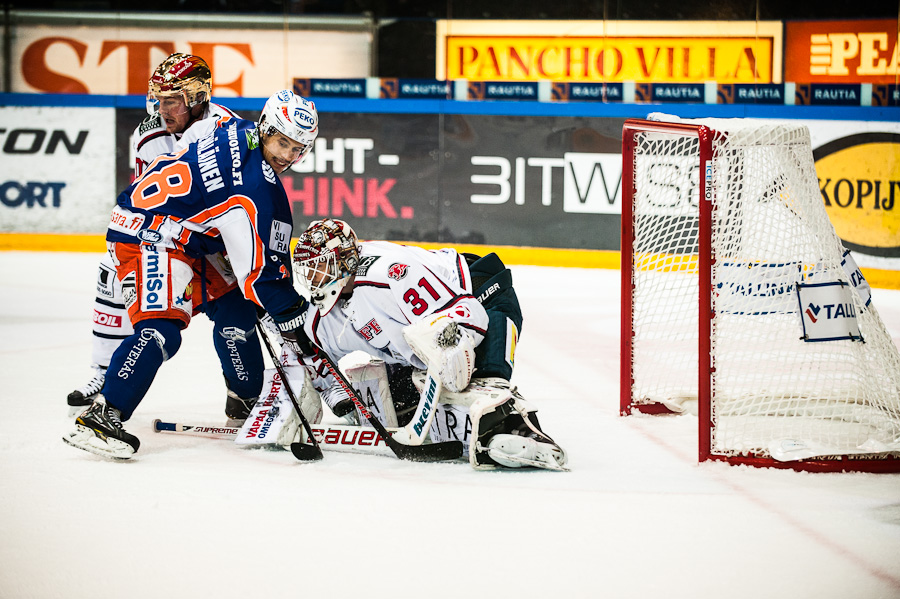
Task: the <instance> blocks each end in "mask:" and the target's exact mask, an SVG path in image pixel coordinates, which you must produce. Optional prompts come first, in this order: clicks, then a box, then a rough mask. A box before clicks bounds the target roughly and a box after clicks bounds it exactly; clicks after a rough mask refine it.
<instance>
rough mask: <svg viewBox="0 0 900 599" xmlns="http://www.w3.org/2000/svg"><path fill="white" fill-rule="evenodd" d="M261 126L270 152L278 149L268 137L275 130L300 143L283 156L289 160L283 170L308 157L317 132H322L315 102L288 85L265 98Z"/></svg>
mask: <svg viewBox="0 0 900 599" xmlns="http://www.w3.org/2000/svg"><path fill="white" fill-rule="evenodd" d="M258 126H259V133H260V143H261V144H262V145H263V147H264V148H265V149H268V151H269V152H270V153H272V152H273V151H274V152H275V153H276V154H277V153H278V151H277V150H278V149H277V148H273V147H270V146H269V145H268V144H269V143H271V142H270V141H269V140H268V139H267V138H271V137H273V136H274V134H275V133H280V134H282V135H284V136H285V137H287V138H289V139H290V140H293V141H294V142H296V143H297V144H298V145H299V150H298V151H294V152H291V153H290V154H285V155H284V156H283V157H280V158H281V162H286V163H287V164H286V166H285V167H284V169H283V170H282V171H281V172H283V171H284V170H287V169H288V168H290V167H291V166H293V165H295V164H297V163H298V162H300V161H301V160H303V159H304V158H306V155H307V154H309V151H310V150H312V147H313V143H314V142H315V141H316V136H318V135H319V114H318V112H316V105H315V104H314V103H312V102H310V101H309V100H307V99H306V98H303V97H301V96H298V95H296V94H294V92H292V91H291V90H289V89H285V90H282V91H280V92H278V93H277V94H275V95H273V96H272V97H271V98H269V99H268V101H266V105H265V106H263V109H262V114H260V116H259V124H258ZM276 170H277V169H276Z"/></svg>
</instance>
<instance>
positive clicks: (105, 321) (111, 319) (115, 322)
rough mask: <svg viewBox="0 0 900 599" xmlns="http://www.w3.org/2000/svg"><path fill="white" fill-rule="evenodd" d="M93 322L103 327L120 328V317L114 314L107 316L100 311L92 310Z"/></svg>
mask: <svg viewBox="0 0 900 599" xmlns="http://www.w3.org/2000/svg"><path fill="white" fill-rule="evenodd" d="M94 322H95V323H97V324H99V325H103V326H105V327H114V328H117V329H118V328H121V326H122V317H121V316H116V315H115V314H107V313H106V312H101V311H100V310H96V309H95V310H94Z"/></svg>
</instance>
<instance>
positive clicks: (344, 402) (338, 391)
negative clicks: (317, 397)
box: [322, 383, 356, 418]
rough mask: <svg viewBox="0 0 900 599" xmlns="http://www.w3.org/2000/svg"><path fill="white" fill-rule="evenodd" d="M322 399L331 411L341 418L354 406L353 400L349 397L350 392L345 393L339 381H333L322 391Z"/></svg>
mask: <svg viewBox="0 0 900 599" xmlns="http://www.w3.org/2000/svg"><path fill="white" fill-rule="evenodd" d="M322 399H324V400H325V403H326V404H328V407H329V408H331V413H332V414H334V415H335V416H337V417H338V418H342V417H344V416H346V415H347V414H349V413H351V412H352V411H353V410H354V408H355V407H356V405H355V404H354V403H353V400H352V399H350V394H349V393H347V391H346V390H345V389H344V387H343V386H341V384H340V383H335V384H333V385H332V386H330V387H328V388H327V389H325V390H324V391H322Z"/></svg>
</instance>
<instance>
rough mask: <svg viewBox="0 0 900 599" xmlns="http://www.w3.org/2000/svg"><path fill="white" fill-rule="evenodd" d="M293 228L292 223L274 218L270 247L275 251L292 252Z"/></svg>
mask: <svg viewBox="0 0 900 599" xmlns="http://www.w3.org/2000/svg"><path fill="white" fill-rule="evenodd" d="M291 229H292V226H291V224H290V223H285V222H281V221H280V220H273V221H272V230H271V231H270V232H269V249H270V250H272V251H273V252H280V253H282V254H290V253H291V251H290V245H291ZM276 259H277V256H276Z"/></svg>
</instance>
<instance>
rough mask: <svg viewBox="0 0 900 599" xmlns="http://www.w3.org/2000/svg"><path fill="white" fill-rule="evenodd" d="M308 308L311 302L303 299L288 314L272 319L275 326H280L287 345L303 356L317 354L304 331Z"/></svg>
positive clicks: (279, 328)
mask: <svg viewBox="0 0 900 599" xmlns="http://www.w3.org/2000/svg"><path fill="white" fill-rule="evenodd" d="M308 308H309V302H308V301H306V299H305V298H302V297H301V298H300V301H299V302H297V303H296V304H294V305H293V306H292V307H291V309H290V310H289V311H288V312H286V313H284V314H279V315H277V316H274V315H273V317H272V318H273V319H274V320H275V324H277V325H278V330H279V332H281V338H282V339H283V340H284V343H285V345H287V346H288V347H289V348H290V349H291V350H293V351H294V352H295V353H297V354H298V355H301V356H311V355H313V354H314V353H315V349H314V347H313V344H312V341H310V340H309V337H308V336H307V335H306V331H304V330H303V323H304V322H305V321H306V311H307V309H308Z"/></svg>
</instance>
